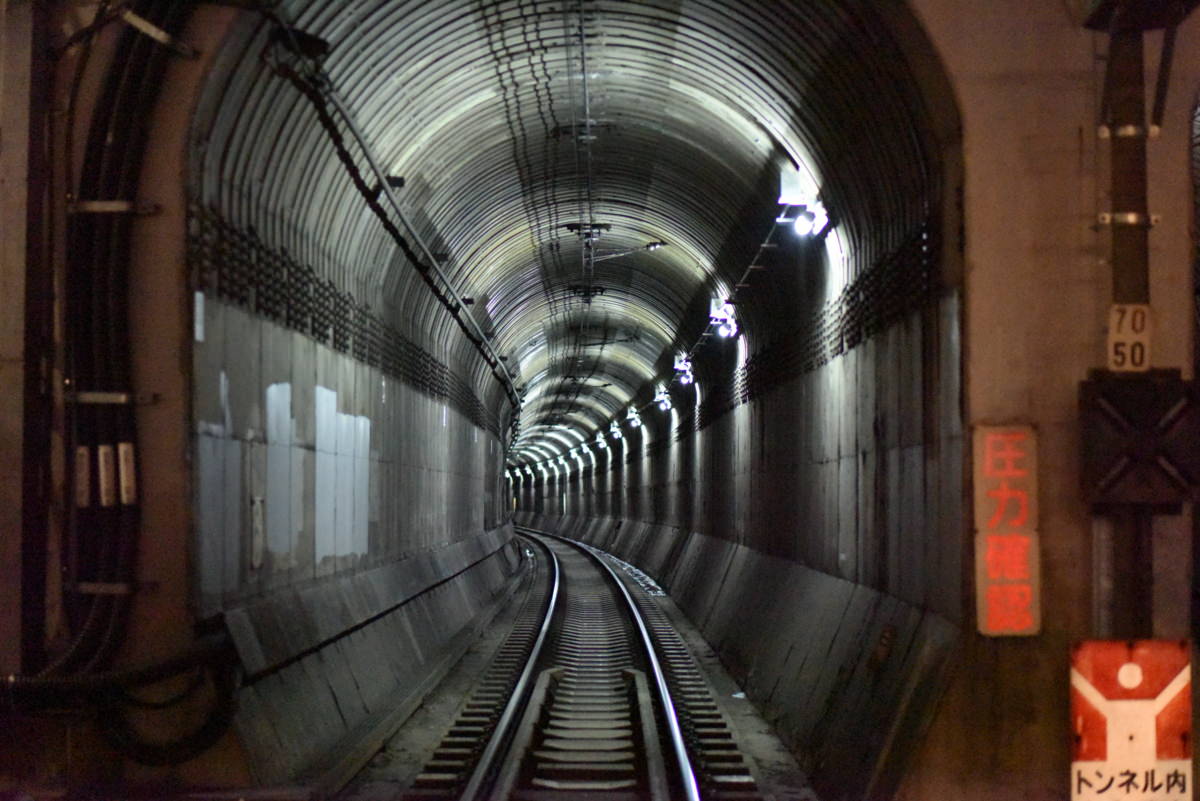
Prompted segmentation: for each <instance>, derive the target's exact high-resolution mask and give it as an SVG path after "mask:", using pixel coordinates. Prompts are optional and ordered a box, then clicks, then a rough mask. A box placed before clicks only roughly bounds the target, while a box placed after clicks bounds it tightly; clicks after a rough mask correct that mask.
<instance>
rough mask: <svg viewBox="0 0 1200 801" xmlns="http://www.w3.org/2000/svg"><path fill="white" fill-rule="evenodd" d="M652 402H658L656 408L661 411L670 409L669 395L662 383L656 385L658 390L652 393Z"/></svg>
mask: <svg viewBox="0 0 1200 801" xmlns="http://www.w3.org/2000/svg"><path fill="white" fill-rule="evenodd" d="M654 402H655V403H657V404H658V408H659V409H661V410H662V411H664V412H669V411H671V396H670V394H669V393H668V392H667V388H666V387H665V386H663V385H662V384H659V385H658V390H657V391H656V392H655V393H654Z"/></svg>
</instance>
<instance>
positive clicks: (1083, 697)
mask: <svg viewBox="0 0 1200 801" xmlns="http://www.w3.org/2000/svg"><path fill="white" fill-rule="evenodd" d="M1191 729H1192V670H1191V659H1190V645H1189V643H1188V642H1187V641H1186V640H1185V641H1177V640H1132V641H1119V642H1118V641H1113V640H1091V641H1088V642H1083V643H1080V644H1078V645H1077V646H1075V649H1074V652H1073V653H1072V654H1071V734H1072V735H1073V736H1072V745H1071V799H1072V801H1105V799H1111V798H1127V799H1137V800H1138V801H1191V799H1192V792H1193V788H1192V746H1191Z"/></svg>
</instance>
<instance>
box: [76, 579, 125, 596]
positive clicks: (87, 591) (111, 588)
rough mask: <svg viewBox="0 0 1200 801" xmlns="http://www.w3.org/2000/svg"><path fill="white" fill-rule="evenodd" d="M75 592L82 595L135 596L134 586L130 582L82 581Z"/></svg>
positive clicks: (77, 584)
mask: <svg viewBox="0 0 1200 801" xmlns="http://www.w3.org/2000/svg"><path fill="white" fill-rule="evenodd" d="M75 592H77V593H79V594H80V595H133V585H132V584H130V583H129V582H120V583H118V582H111V581H80V582H77V583H76V584H75Z"/></svg>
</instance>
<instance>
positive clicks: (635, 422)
mask: <svg viewBox="0 0 1200 801" xmlns="http://www.w3.org/2000/svg"><path fill="white" fill-rule="evenodd" d="M625 419H626V420H627V421H628V422H629V425H630V427H631V428H641V425H642V416H641V415H640V414H638V410H637V409H636V408H635V407H633V406H630V407H629V411H627V412H626V413H625Z"/></svg>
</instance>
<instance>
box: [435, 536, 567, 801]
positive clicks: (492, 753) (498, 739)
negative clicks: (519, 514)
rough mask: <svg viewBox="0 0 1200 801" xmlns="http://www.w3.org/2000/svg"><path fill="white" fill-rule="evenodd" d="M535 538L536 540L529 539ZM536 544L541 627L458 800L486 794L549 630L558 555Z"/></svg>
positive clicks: (557, 579)
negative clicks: (546, 598) (545, 586)
mask: <svg viewBox="0 0 1200 801" xmlns="http://www.w3.org/2000/svg"><path fill="white" fill-rule="evenodd" d="M532 542H537V540H532ZM537 544H538V546H539V547H541V549H542V550H543V551H545V552H546V553H547V554H549V556H550V567H551V570H552V577H551V580H550V602H549V603H548V604H547V605H546V616H545V619H544V620H543V621H542V628H541V630H540V631H538V636H537V639H536V640H534V642H533V648H532V649H530V651H529V659H528V660H527V661H526V662H525V669H524V670H522V671H521V677H520V678H519V679H517V683H516V685H515V686H514V687H513V691H512V694H511V695H510V696H509V698H508V703H507V704H506V705H505V707H504V712H503V713H501V715H500V719H499V720H498V721H497V722H496V728H495V729H494V730H493V732H492V736H491V738H490V739H489V740H488V744H487V746H486V747H485V748H484V749H483V753H482V754H480V756H479V761H478V762H477V763H476V764H475V770H473V771H472V772H471V778H470V780H468V781H467V786H466V787H464V788H463V791H462V795H461V796H459V799H460V801H476V800H477V799H483V798H486V797H487V796H486V794H485V791H486V790H487V789H488V788H487V787H486V782H487V780H488V777H489V776H490V775H491V774H492V768H493V767H494V766H495V764H496V761H497V759H499V757H500V756H501V747H502V746H503V745H504V743H505V742H506V741H507V740H508V739H509V735H510V734H511V732H512V730H514V729H515V728H516V725H517V723H518V722H519V721H520V716H521V714H522V713H523V711H524V709H523V706H524V703H525V696H526V695H528V694H529V687H530V684H531V683H532V679H533V670H534V667H535V666H536V665H537V662H538V657H539V656H540V655H541V653H542V646H543V645H545V643H546V637H547V636H548V635H549V632H550V623H551V621H552V620H553V619H554V611H555V609H556V608H557V606H558V595H559V592H558V590H559V584H560V579H561V575H562V572H561V570H560V569H559V565H558V556H557V555H556V554H555V553H554V551H552V550H551V549H549V548H547V547H546V545H545V544H544V543H541V542H538V543H537Z"/></svg>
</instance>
